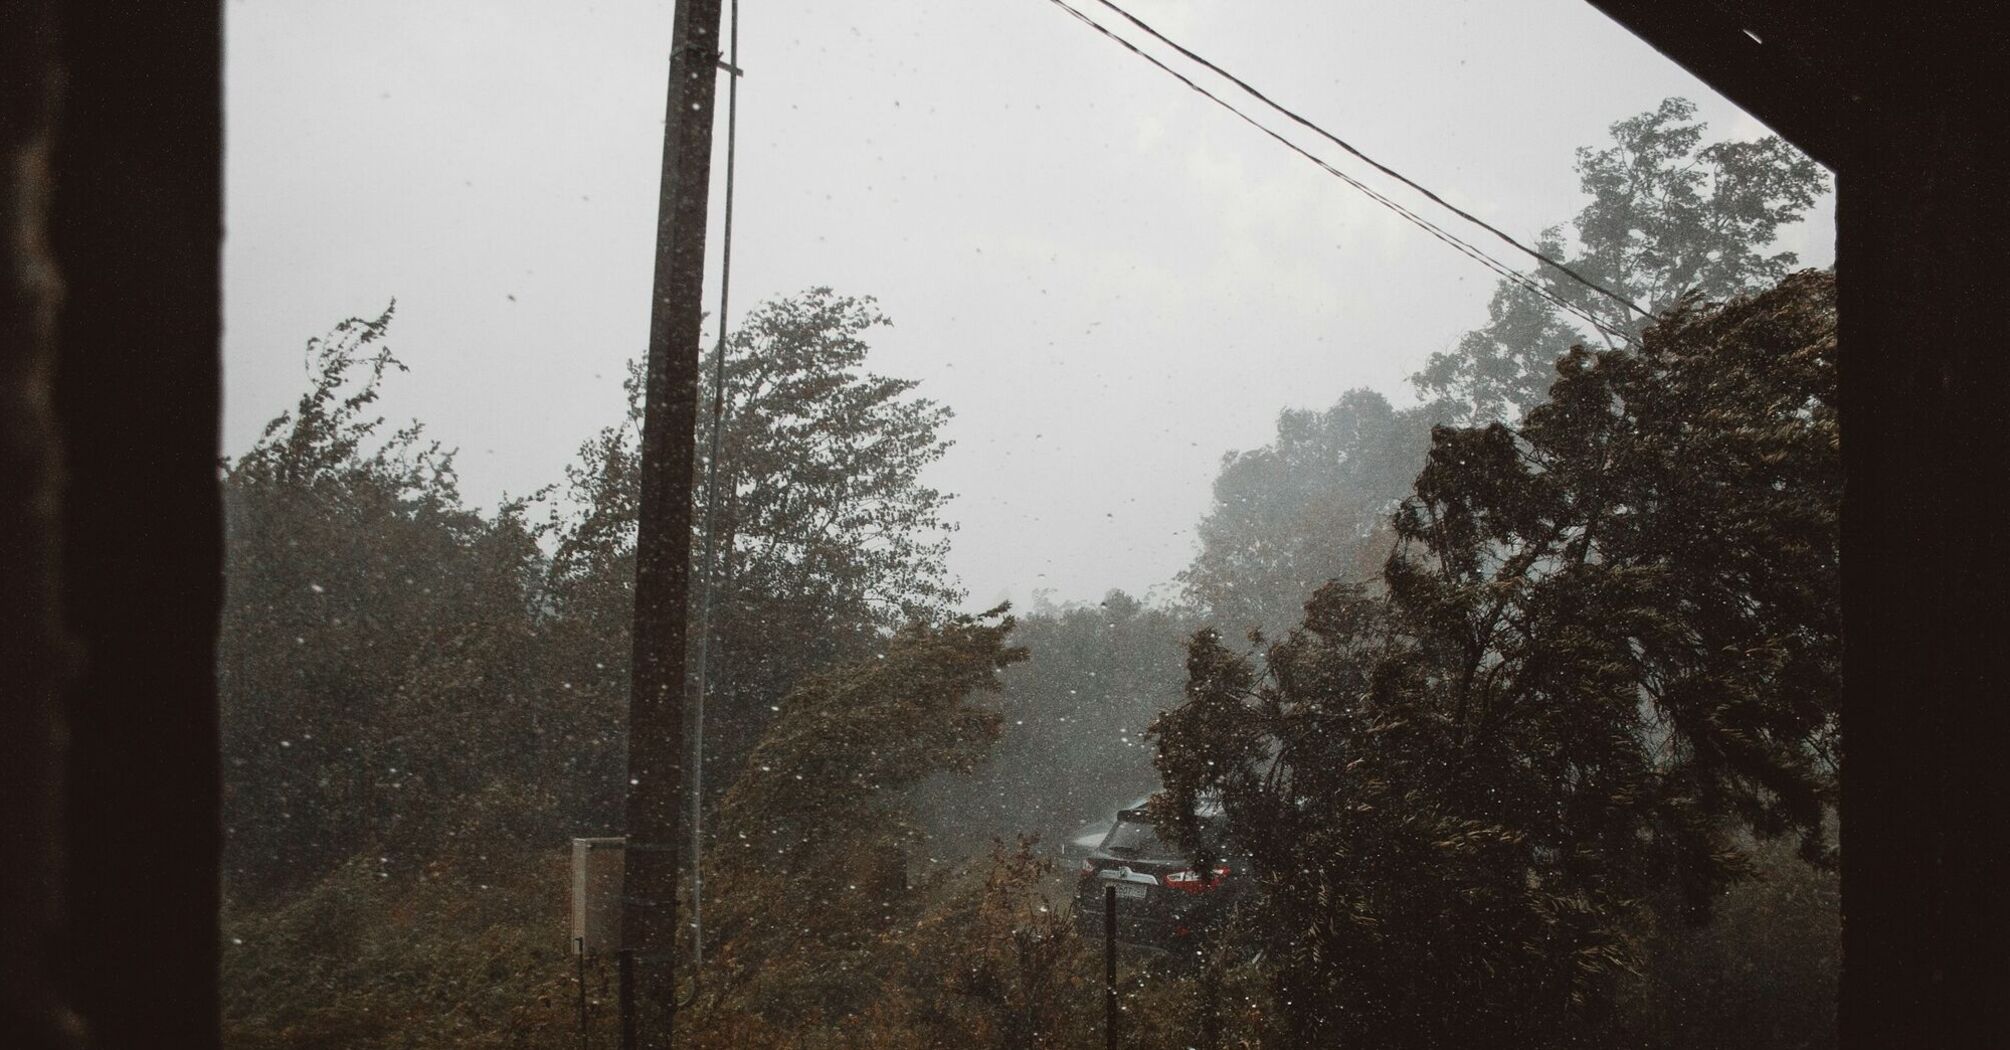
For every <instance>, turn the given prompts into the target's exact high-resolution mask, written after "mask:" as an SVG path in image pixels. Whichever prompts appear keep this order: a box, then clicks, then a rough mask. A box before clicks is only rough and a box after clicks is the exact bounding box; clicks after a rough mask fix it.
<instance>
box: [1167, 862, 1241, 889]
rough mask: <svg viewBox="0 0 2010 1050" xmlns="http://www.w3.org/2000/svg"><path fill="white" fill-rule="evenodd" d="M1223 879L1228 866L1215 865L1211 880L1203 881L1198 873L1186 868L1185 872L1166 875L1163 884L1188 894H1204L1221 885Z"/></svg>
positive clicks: (1225, 876)
mask: <svg viewBox="0 0 2010 1050" xmlns="http://www.w3.org/2000/svg"><path fill="white" fill-rule="evenodd" d="M1225 878H1228V865H1226V864H1217V865H1215V866H1214V877H1213V878H1208V879H1203V878H1201V876H1200V872H1197V871H1195V870H1193V869H1192V868H1188V869H1187V870H1185V871H1175V872H1173V873H1172V874H1171V875H1167V876H1166V877H1165V879H1164V882H1165V884H1166V885H1167V886H1168V887H1170V888H1172V889H1176V890H1185V891H1186V892H1188V893H1206V892H1207V891H1209V890H1211V889H1213V888H1215V887H1216V886H1219V885H1221V880H1223V879H1225Z"/></svg>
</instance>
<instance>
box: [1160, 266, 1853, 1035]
mask: <svg viewBox="0 0 2010 1050" xmlns="http://www.w3.org/2000/svg"><path fill="white" fill-rule="evenodd" d="M1835 346H1836V343H1835V285H1834V278H1833V276H1832V275H1829V274H1823V273H1815V272H1803V273H1799V274H1795V275H1793V276H1791V277H1789V278H1788V279H1787V280H1786V281H1784V282H1782V283H1781V284H1780V285H1779V286H1778V287H1776V288H1774V289H1772V290H1769V291H1767V292H1765V293H1764V294H1761V295H1758V296H1755V297H1752V298H1748V299H1741V300H1738V301H1734V302H1732V303H1730V304H1728V305H1725V306H1723V307H1721V308H1707V307H1705V306H1704V305H1702V304H1700V303H1699V302H1698V301H1697V300H1696V299H1694V298H1693V297H1692V298H1685V299H1684V300H1682V301H1681V302H1680V303H1678V304H1677V306H1676V308H1675V309H1674V310H1673V311H1672V312H1671V313H1670V314H1669V316H1668V317H1666V318H1665V319H1664V320H1663V321H1662V322H1660V323H1659V324H1658V325H1656V326H1655V327H1653V328H1651V329H1649V330H1648V331H1647V332H1646V334H1645V337H1644V339H1643V341H1642V344H1641V346H1640V347H1639V349H1638V350H1637V351H1633V350H1609V351H1601V352H1592V351H1588V350H1584V349H1582V348H1579V349H1577V350H1574V351H1572V353H1571V354H1570V355H1569V356H1568V357H1566V358H1565V359H1564V361H1563V362H1562V363H1561V364H1560V365H1559V366H1558V376H1557V380H1556V382H1555V383H1554V384H1553V386H1552V387H1551V391H1550V400H1549V401H1548V402H1547V403H1545V404H1543V405H1541V406H1538V407H1537V408H1535V409H1533V410H1532V411H1530V412H1529V413H1528V416H1527V418H1526V420H1525V422H1524V423H1523V424H1522V425H1521V426H1519V427H1516V428H1510V427H1508V426H1505V425H1503V424H1499V423H1495V424H1491V425H1489V426H1487V427H1484V428H1471V429H1451V428H1440V429H1438V430H1437V431H1436V432H1435V433H1434V435H1433V443H1432V448H1431V453H1430V457H1429V460H1428V463H1427V465H1426V467H1425V469H1424V471H1423V473H1422V474H1421V475H1420V476H1419V478H1418V480H1417V486H1416V491H1415V494H1414V495H1413V496H1412V497H1411V498H1410V499H1409V500H1407V501H1406V502H1405V504H1404V505H1403V507H1402V509H1401V510H1400V512H1399V513H1398V514H1397V516H1396V519H1395V527H1396V531H1397V535H1398V539H1399V545H1398V547H1397V550H1396V552H1395V553H1394V554H1393V555H1392V556H1391V558H1390V559H1389V562H1388V564H1387V567H1386V568H1385V570H1384V579H1385V581H1386V591H1385V592H1384V593H1381V594H1370V593H1368V592H1366V591H1364V590H1362V589H1360V588H1356V587H1348V586H1344V585H1338V584H1336V585H1332V586H1329V587H1328V588H1326V589H1324V590H1322V591H1321V592H1320V593H1319V595H1317V596H1316V597H1315V599H1314V601H1313V602H1312V603H1310V604H1309V605H1308V606H1307V610H1306V617H1305V621H1304V623H1303V625H1302V626H1301V627H1300V628H1299V629H1298V630H1296V631H1294V632H1293V633H1292V634H1291V635H1290V637H1289V638H1288V639H1286V640H1285V641H1283V642H1280V643H1278V644H1276V645H1273V646H1271V647H1269V648H1268V650H1267V651H1266V652H1265V653H1264V659H1263V661H1262V665H1261V668H1259V667H1258V666H1257V665H1256V664H1255V663H1254V662H1253V661H1252V660H1251V658H1250V657H1249V656H1246V655H1244V654H1240V653H1237V652H1235V651H1232V650H1230V649H1228V648H1227V647H1225V646H1224V645H1222V644H1221V642H1220V640H1219V638H1218V636H1215V635H1213V634H1203V635H1201V636H1199V637H1197V638H1196V640H1195V642H1194V644H1193V646H1192V648H1191V651H1190V656H1189V665H1188V666H1189V684H1188V700H1187V702H1186V703H1185V704H1184V705H1183V706H1182V707H1181V708H1179V709H1178V710H1176V711H1174V712H1172V713H1170V714H1168V715H1167V716H1165V718H1164V719H1163V720H1162V721H1161V722H1160V723H1159V725H1158V727H1157V731H1158V733H1159V734H1160V758H1159V763H1160V770H1161V772H1162V774H1163V775H1164V778H1165V783H1166V785H1167V787H1168V789H1169V790H1170V794H1169V799H1170V800H1171V801H1172V802H1173V803H1175V804H1174V805H1172V806H1171V807H1170V808H1169V810H1168V812H1169V813H1170V814H1174V815H1175V817H1174V819H1173V823H1174V824H1176V825H1181V824H1183V825H1186V826H1184V827H1181V828H1180V830H1181V832H1182V834H1184V835H1187V836H1188V838H1189V840H1190V841H1192V840H1193V836H1192V832H1193V830H1194V829H1193V828H1192V827H1191V820H1190V819H1185V820H1182V819H1179V818H1178V817H1177V815H1178V814H1184V813H1189V812H1191V807H1192V804H1193V803H1194V802H1195V801H1196V800H1197V799H1198V798H1199V797H1200V796H1202V795H1204V794H1209V793H1215V794H1219V795H1220V796H1221V797H1222V798H1223V800H1224V802H1225V804H1226V806H1227V810H1228V813H1229V815H1230V818H1231V835H1232V836H1233V838H1234V839H1235V841H1236V842H1237V843H1238V844H1239V845H1240V846H1241V847H1242V849H1243V850H1244V851H1245V852H1246V853H1247V854H1248V855H1249V856H1250V857H1251V858H1252V860H1253V863H1254V864H1255V867H1256V871H1257V873H1258V875H1259V877H1260V878H1261V879H1262V881H1263V885H1264V887H1265V889H1266V891H1267V893H1266V898H1267V900H1268V901H1269V902H1270V905H1271V907H1272V908H1273V909H1274V912H1273V914H1274V917H1275V920H1276V922H1277V923H1278V924H1279V925H1278V927H1277V929H1278V931H1279V944H1278V945H1277V950H1278V953H1279V954H1278V959H1279V963H1278V979H1279V982H1280V988H1279V992H1280V994H1279V996H1278V998H1279V1001H1280V1002H1283V1003H1286V1004H1288V1006H1287V1010H1288V1011H1289V1012H1290V1014H1291V1021H1292V1023H1293V1024H1294V1025H1295V1027H1296V1031H1297V1032H1298V1033H1299V1034H1300V1035H1301V1036H1304V1037H1306V1038H1308V1039H1309V1038H1312V1037H1313V1036H1315V1035H1317V1036H1319V1037H1320V1038H1322V1039H1323V1040H1325V1041H1332V1039H1333V1038H1334V1037H1335V1036H1336V1035H1338V1036H1341V1037H1345V1038H1350V1039H1353V1040H1359V1041H1361V1042H1362V1043H1363V1044H1364V1045H1377V1046H1417V1047H1450V1046H1471V1045H1564V1044H1569V1043H1572V1042H1574V1041H1579V1040H1584V1041H1590V1040H1592V1039H1593V1037H1594V1036H1596V1035H1597V1032H1598V1021H1599V1012H1600V1010H1601V1008H1602V1007H1604V1006H1606V1005H1609V1003H1610V1002H1611V1000H1612V995H1613V989H1614V986H1615V984H1616V983H1617V982H1618V981H1619V980H1620V978H1621V977H1622V976H1623V975H1624V974H1626V973H1627V972H1629V971H1630V970H1632V969H1633V968H1634V967H1635V966H1636V963H1637V956H1638V938H1639V936H1640V931H1641V929H1642V919H1643V917H1644V916H1643V911H1642V908H1643V903H1642V902H1644V901H1647V900H1649V899H1650V898H1653V897H1655V896H1657V895H1660V894H1663V893H1667V894H1671V895H1672V899H1673V900H1674V901H1676V902H1678V906H1676V907H1675V912H1676V913H1677V916H1686V917H1689V918H1701V917H1704V916H1707V913H1708V909H1709V907H1710V905H1711V904H1712V902H1713V901H1714V900H1715V899H1716V897H1717V896H1718V894H1719V892H1720V891H1721V890H1722V889H1723V888H1724V887H1725V886H1726V885H1728V884H1729V883H1731V882H1732V881H1734V880H1736V879H1738V878H1739V877H1740V876H1742V875H1743V874H1745V873H1746V872H1747V871H1748V870H1749V856H1748V851H1747V849H1746V848H1745V847H1744V846H1743V845H1741V842H1740V839H1739V837H1738V833H1740V832H1747V833H1750V834H1752V835H1756V836H1758V837H1760V838H1762V839H1769V838H1775V837H1779V836H1783V835H1789V834H1791V835H1792V836H1794V837H1795V838H1797V839H1798V841H1799V844H1800V848H1801V852H1802V855H1803V856H1804V857H1806V858H1807V859H1808V860H1810V861H1813V862H1815V863H1818V864H1821V863H1828V862H1829V861H1830V859H1831V858H1830V852H1831V846H1830V844H1829V842H1828V841H1827V839H1826V833H1825V828H1824V820H1823V818H1824V815H1825V812H1826V811H1827V808H1828V807H1829V806H1830V805H1831V804H1832V802H1833V799H1834V791H1835V784H1836V776H1837V758H1836V746H1837V738H1836V711H1837V702H1838V693H1839V688H1840V674H1841V660H1840V657H1841V653H1840V644H1841V636H1840V627H1841V624H1840V620H1839V613H1838V601H1837V597H1838V588H1839V583H1838V579H1839V577H1838V569H1839V557H1838V552H1839V536H1838V526H1837V510H1838V505H1839V502H1840V496H1841V482H1842V472H1841V461H1840V454H1839V444H1838V430H1837V424H1836V410H1835V406H1836V399H1835V395H1836V381H1835V364H1836V358H1835Z"/></svg>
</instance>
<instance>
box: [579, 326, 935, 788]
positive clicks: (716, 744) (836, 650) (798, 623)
mask: <svg viewBox="0 0 2010 1050" xmlns="http://www.w3.org/2000/svg"><path fill="white" fill-rule="evenodd" d="M888 323H889V322H888V321H887V319H886V318H885V317H884V316H883V315H882V314H880V313H879V312H878V310H877V309H876V308H875V307H874V305H873V302H872V300H871V299H869V298H855V297H850V296H841V295H838V294H836V293H834V292H832V291H831V290H830V289H828V288H812V289H810V290H808V291H806V292H803V293H802V294H800V295H795V296H790V297H785V298H780V299H775V300H771V301H769V302H766V303H763V304H761V305H760V306H759V307H757V308H756V309H755V310H754V311H752V312H751V313H750V314H749V315H748V316H747V317H746V319H745V320H744V321H743V322H742V324H741V325H740V327H739V328H738V329H736V330H735V331H734V332H733V333H732V334H731V336H730V337H729V339H728V341H727V357H726V372H725V413H724V429H723V430H722V432H721V434H720V441H719V449H720V452H719V455H720V462H719V464H718V469H719V476H720V483H719V500H720V506H719V507H718V508H717V513H716V515H708V513H707V508H706V507H704V506H703V503H702V500H703V498H704V496H703V492H702V491H701V492H700V494H699V497H698V498H699V500H700V506H699V507H698V513H697V514H695V515H694V536H693V542H692V549H693V552H694V557H695V556H697V552H700V551H702V550H703V547H704V536H703V530H704V528H705V522H706V521H707V520H708V517H710V518H713V519H714V520H716V521H717V523H718V529H719V535H718V537H717V549H718V551H719V552H720V553H719V564H718V565H717V566H716V567H715V573H716V575H715V577H714V579H715V581H716V582H715V587H716V592H715V597H714V602H713V616H712V622H713V630H712V634H711V645H712V651H711V654H710V658H709V660H710V664H711V667H712V669H713V674H712V677H713V679H714V686H715V692H714V695H715V696H716V698H717V700H718V701H719V702H718V703H717V704H715V705H714V706H713V708H712V711H711V715H710V717H712V718H713V719H714V720H713V721H712V722H711V723H710V725H709V726H708V731H707V739H708V741H709V749H710V750H711V751H712V753H714V754H715V755H717V756H718V758H719V760H720V761H722V762H723V763H725V764H726V765H727V766H728V767H729V768H730V767H731V766H732V765H734V764H736V763H737V760H738V758H739V756H741V755H744V753H745V750H746V748H748V747H750V746H752V744H753V741H754V740H755V739H756V738H757V736H758V735H759V732H760V730H761V727H762V726H764V725H765V724H766V722H767V720H768V717H769V716H770V715H771V714H772V713H773V710H772V709H773V707H774V706H775V705H776V704H777V703H778V702H779V700H780V698H781V697H782V695H783V694H785V693H786V692H788V690H789V689H790V688H792V687H793V686H794V685H795V683H796V682H797V681H799V680H800V679H801V678H802V676H803V675H804V674H807V673H809V672H811V671H813V670H815V669H817V668H820V667H825V666H829V665H831V664H833V663H835V662H837V661H840V660H843V659H847V658H850V657H853V656H856V655H857V654H858V653H860V652H863V651H866V650H867V649H868V648H869V647H870V646H872V645H873V644H875V643H876V641H877V640H878V639H879V637H880V636H881V635H882V634H883V633H884V632H885V631H887V630H890V629H892V628H893V627H895V626H897V625H899V624H901V623H903V622H906V621H909V620H913V619H924V620H927V619H939V618H940V617H941V616H942V615H944V614H945V612H946V610H947V609H948V608H949V607H950V605H951V604H952V603H953V602H954V601H955V600H956V599H957V598H959V597H960V596H961V595H960V591H958V589H957V588H956V586H955V585H954V584H953V583H952V582H951V581H950V578H949V574H948V570H947V568H946V567H945V564H944V557H945V556H946V554H947V552H948V534H949V533H950V532H951V531H952V530H953V528H954V526H953V524H952V523H950V522H949V521H948V520H947V519H945V518H944V517H943V510H944V508H945V505H946V504H947V502H948V500H949V499H950V497H949V495H948V494H946V493H943V492H941V491H938V490H937V489H935V488H934V487H932V486H931V485H929V484H928V483H927V482H926V481H925V480H924V479H923V477H922V475H923V473H924V472H925V471H926V470H927V468H928V467H929V466H930V465H931V464H933V463H934V462H935V461H937V460H938V459H940V458H941V457H942V455H943V454H944V453H945V452H947V451H948V449H949V445H950V443H949V441H947V440H946V439H944V438H942V437H941V436H940V433H939V431H940V429H941V427H942V426H943V425H944V424H946V423H947V422H948V420H949V418H950V416H951V413H950V411H949V409H948V408H947V407H945V406H943V405H940V404H938V403H936V402H935V401H932V400H930V399H928V398H925V397H919V396H916V395H915V393H914V391H915V388H916V386H917V385H918V384H917V383H916V382H915V381H913V380H904V379H893V378H888V377H886V376H881V375H877V374H874V373H872V372H870V371H868V370H867V369H866V357H867V354H868V350H869V347H868V344H867V343H866V341H865V337H866V335H867V334H868V333H869V332H870V331H871V330H872V329H873V328H876V327H879V326H881V325H885V324H888ZM640 389H641V388H640V385H639V381H638V379H637V378H636V377H635V375H631V377H630V379H629V382H628V393H629V413H628V417H627V419H625V420H624V421H623V422H622V423H621V424H619V425H617V426H613V427H609V428H607V429H606V430H604V431H603V432H602V433H601V434H600V435H598V436H597V437H596V438H594V439H593V440H592V441H590V442H588V443H587V444H586V446H585V447H583V448H582V450H581V459H580V463H579V465H578V466H576V467H574V468H572V469H571V470H570V471H569V476H570V490H571V496H572V502H573V503H574V504H575V505H576V507H577V508H578V510H577V513H576V514H575V516H574V517H572V518H571V519H570V520H569V521H567V522H565V523H564V525H563V526H562V530H561V540H560V543H559V546H558V550H557V554H556V558H555V562H556V564H555V568H554V584H553V593H554V595H555V596H556V601H557V602H558V603H559V605H560V606H561V607H562V608H563V609H564V610H565V611H566V614H567V616H568V617H569V618H571V619H572V620H573V621H574V623H575V624H576V625H577V627H576V630H577V638H576V644H575V645H572V646H570V647H569V651H570V652H571V653H572V656H571V657H570V661H571V664H572V666H573V667H574V668H575V670H576V672H577V679H576V680H577V681H578V682H579V683H580V684H581V686H582V687H585V688H590V689H591V690H592V691H593V692H594V693H595V694H596V695H599V694H606V695H615V696H619V695H622V694H623V692H624V691H625V686H624V684H623V683H624V681H625V679H624V678H623V675H625V668H626V666H627V661H626V659H625V658H623V657H622V656H621V653H623V652H624V651H625V642H624V641H623V639H625V638H626V637H627V635H626V628H625V627H624V626H623V625H622V621H623V620H624V619H625V616H626V614H625V610H626V609H627V607H628V604H629V602H630V600H631V599H630V597H629V594H628V591H627V581H628V580H629V579H630V578H631V577H632V575H633V571H634V570H633V565H634V527H635V500H636V494H637V491H638V490H637V486H636V471H637V465H636V444H635V436H636V433H637V427H638V425H639V419H640V414H639V413H640V411H641V402H640ZM710 427H711V422H710V417H709V413H701V420H700V433H699V434H698V455H699V477H701V478H702V477H703V476H704V472H705V468H706V466H707V461H708V459H709V456H710V448H711V433H710ZM696 568H697V570H698V572H697V573H694V576H693V580H694V584H700V585H701V584H702V581H703V580H704V578H705V577H704V576H703V575H702V572H703V569H704V567H703V566H697V567H696ZM697 589H698V587H697V586H694V591H696V590H697ZM693 600H694V602H695V601H697V600H698V599H697V598H696V596H695V595H694V599H693ZM694 644H695V640H694Z"/></svg>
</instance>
